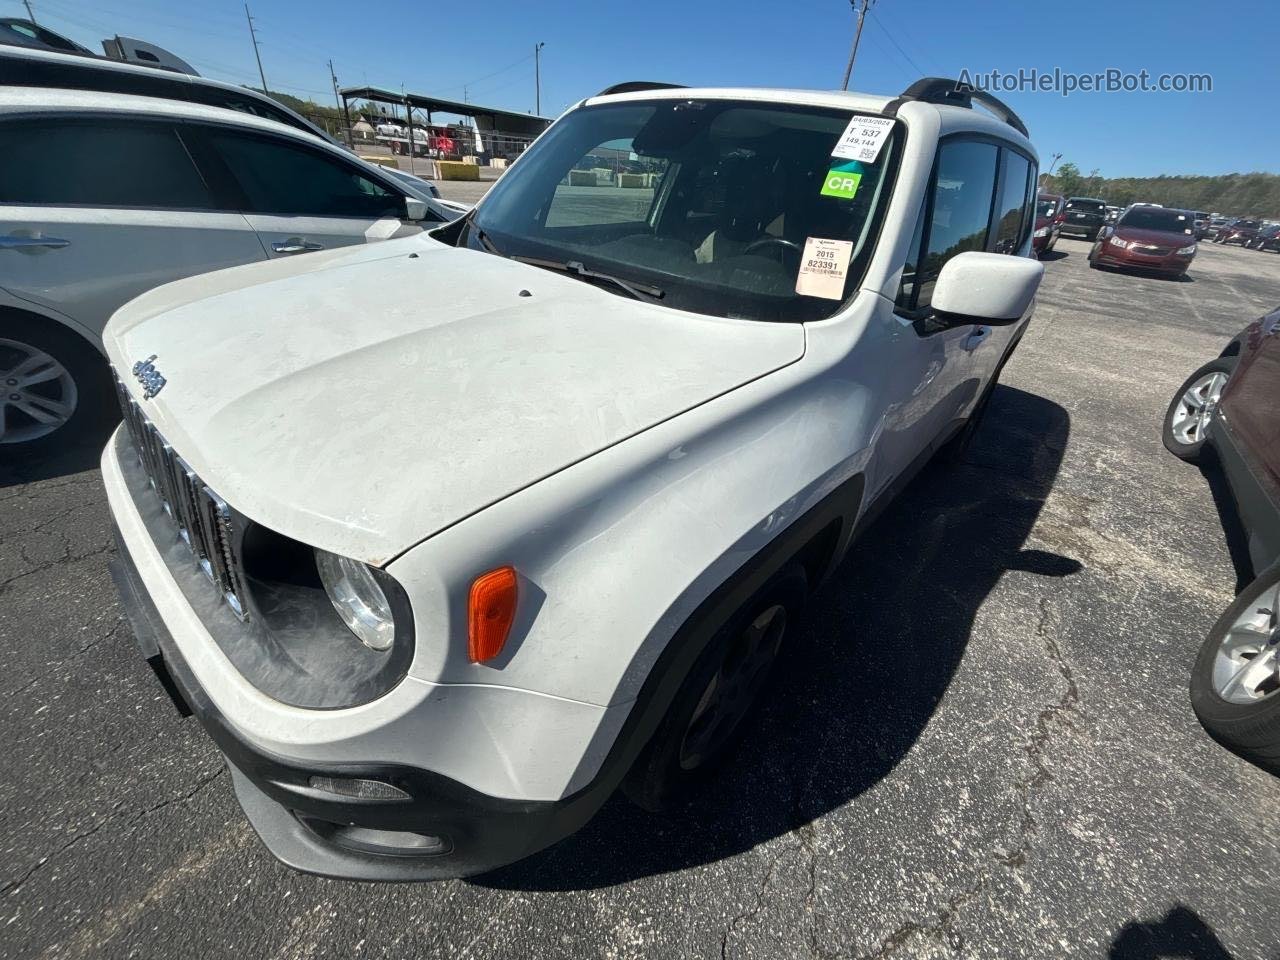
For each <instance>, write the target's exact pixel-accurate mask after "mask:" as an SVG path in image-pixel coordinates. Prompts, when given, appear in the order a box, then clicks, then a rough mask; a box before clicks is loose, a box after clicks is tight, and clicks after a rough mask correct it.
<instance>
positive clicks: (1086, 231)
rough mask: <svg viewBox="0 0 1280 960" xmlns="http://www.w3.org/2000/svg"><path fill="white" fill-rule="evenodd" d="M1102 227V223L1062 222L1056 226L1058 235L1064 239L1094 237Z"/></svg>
mask: <svg viewBox="0 0 1280 960" xmlns="http://www.w3.org/2000/svg"><path fill="white" fill-rule="evenodd" d="M1103 226H1104V224H1103V223H1079V222H1076V223H1073V222H1071V221H1070V220H1064V221H1063V222H1062V223H1060V224H1058V233H1059V234H1060V235H1062V236H1064V237H1095V236H1097V235H1098V231H1099V230H1101V229H1102V228H1103Z"/></svg>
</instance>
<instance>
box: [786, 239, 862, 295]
mask: <svg viewBox="0 0 1280 960" xmlns="http://www.w3.org/2000/svg"><path fill="white" fill-rule="evenodd" d="M852 256H853V241H852V240H824V239H822V238H821V237H809V238H808V239H807V240H805V242H804V257H803V258H802V259H801V261H800V272H799V274H797V275H796V293H798V294H800V295H801V296H803V297H824V298H826V299H827V300H843V299H844V278H845V275H846V274H847V273H848V272H849V258H850V257H852Z"/></svg>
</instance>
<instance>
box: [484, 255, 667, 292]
mask: <svg viewBox="0 0 1280 960" xmlns="http://www.w3.org/2000/svg"><path fill="white" fill-rule="evenodd" d="M508 259H510V260H515V261H516V262H517V263H527V264H529V265H530V266H531V267H542V268H544V269H546V270H559V271H560V272H561V273H568V274H572V275H573V276H575V277H581V278H582V279H583V280H603V281H605V282H606V283H611V284H613V285H614V286H615V287H617V288H618V289H619V290H622V291H624V292H625V293H627V294H628V295H630V296H631V297H634V298H635V299H636V300H661V299H662V298H663V297H664V296H666V291H665V290H663V289H661V288H660V287H651V286H649V285H647V284H644V283H636V282H635V281H634V280H623V279H622V278H621V277H615V276H613V275H612V274H609V273H600V272H599V271H596V270H588V269H587V268H586V266H585V265H584V264H583V263H582V262H581V261H580V260H567V261H565V262H563V263H562V262H560V261H559V260H542V259H540V258H538V257H518V256H514V255H512V256H511V257H509V258H508Z"/></svg>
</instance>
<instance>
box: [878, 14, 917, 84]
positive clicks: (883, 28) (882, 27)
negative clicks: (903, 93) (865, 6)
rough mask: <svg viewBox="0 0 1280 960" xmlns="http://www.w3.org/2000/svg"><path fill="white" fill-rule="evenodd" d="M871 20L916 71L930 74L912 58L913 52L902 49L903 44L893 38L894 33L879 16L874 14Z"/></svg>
mask: <svg viewBox="0 0 1280 960" xmlns="http://www.w3.org/2000/svg"><path fill="white" fill-rule="evenodd" d="M871 22H872V23H874V24H875V25H876V26H877V27H879V28H880V32H881V33H883V34H884V35H885V37H886V38H887V39H888V41H889V42H890V43H892V44H893V45H894V47H895V48H896V49H897V51H898V52H899V53H900V54H902V56H903V57H904V58H905V59H906V61H907V63H909V64H911V66H913V67H914V68H915V69H916V71H917V72H918V73H919V74H920V76H922V77H923V76H927V75H928V72H927V71H926V70H925V69H924V68H923V67H922V66H920V64H918V63H916V62H915V61H914V60H912V59H911V54H909V53H907V51H905V50H903V49H902V44H900V43H898V41H897V40H895V39H894V38H893V34H892V33H890V32H889V28H888V27H886V26H885V25H884V24H883V23H881V22H880V18H879V17H874V16H873V17H872V18H871Z"/></svg>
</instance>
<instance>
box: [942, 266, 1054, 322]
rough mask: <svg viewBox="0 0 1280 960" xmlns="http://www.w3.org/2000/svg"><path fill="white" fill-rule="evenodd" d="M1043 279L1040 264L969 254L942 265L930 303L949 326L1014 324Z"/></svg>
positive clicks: (1029, 303) (1025, 310)
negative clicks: (952, 324) (958, 324)
mask: <svg viewBox="0 0 1280 960" xmlns="http://www.w3.org/2000/svg"><path fill="white" fill-rule="evenodd" d="M1043 276H1044V265H1043V264H1042V263H1040V261H1039V260H1033V259H1031V258H1030V257H1013V256H1009V255H1007V254H1001V253H978V252H977V251H969V252H968V253H961V254H959V255H957V256H954V257H952V258H951V259H950V260H948V261H947V262H946V263H945V264H943V266H942V271H941V272H940V273H939V274H938V279H937V281H936V282H935V283H934V287H933V297H932V299H931V301H930V303H931V304H932V306H933V310H934V312H935V313H939V314H942V317H941V318H940V319H943V320H945V321H947V322H950V323H991V324H1008V323H1017V322H1018V321H1019V320H1021V319H1022V317H1023V316H1024V315H1025V314H1026V312H1027V308H1028V307H1030V306H1031V301H1032V300H1033V299H1035V295H1036V291H1037V290H1039V289H1040V278H1041V277H1043Z"/></svg>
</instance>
